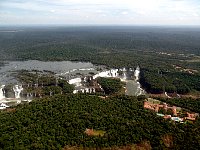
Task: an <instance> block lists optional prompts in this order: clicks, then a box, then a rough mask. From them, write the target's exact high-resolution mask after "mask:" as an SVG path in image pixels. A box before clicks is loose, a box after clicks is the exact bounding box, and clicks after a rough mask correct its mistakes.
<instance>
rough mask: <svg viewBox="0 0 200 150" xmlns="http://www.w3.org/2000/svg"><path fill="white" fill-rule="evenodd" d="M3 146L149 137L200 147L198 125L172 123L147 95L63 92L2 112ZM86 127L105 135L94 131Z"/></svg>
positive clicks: (159, 145) (103, 143)
mask: <svg viewBox="0 0 200 150" xmlns="http://www.w3.org/2000/svg"><path fill="white" fill-rule="evenodd" d="M0 122H1V128H0V133H3V134H0V149H4V150H6V149H61V148H63V147H65V146H82V147H98V148H101V147H112V146H123V145H124V146H125V145H130V144H134V143H140V142H143V141H149V142H150V145H151V146H152V147H153V148H154V149H165V148H169V147H167V146H166V143H165V141H164V140H163V137H165V136H166V135H170V137H171V138H172V139H171V141H170V142H172V143H173V144H172V145H171V146H170V147H171V148H173V149H189V148H190V147H191V149H199V148H200V144H199V142H200V141H199V138H200V136H199V135H200V134H199V133H200V129H199V126H198V122H196V123H195V124H171V123H168V122H167V121H165V120H163V119H162V118H160V117H157V116H156V114H155V113H153V112H151V111H148V110H145V109H143V100H142V99H141V98H140V99H137V98H136V97H127V96H118V97H112V98H109V99H106V100H104V99H101V98H98V97H97V96H89V95H68V96H62V95H57V96H54V97H52V98H45V99H40V100H37V101H34V102H31V103H29V104H25V105H20V106H17V108H16V111H15V112H2V113H0ZM86 128H89V129H94V130H102V131H105V132H106V133H105V134H104V136H88V135H87V134H85V130H86Z"/></svg>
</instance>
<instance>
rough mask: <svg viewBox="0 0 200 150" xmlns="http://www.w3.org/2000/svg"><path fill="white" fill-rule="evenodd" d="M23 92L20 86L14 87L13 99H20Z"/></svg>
mask: <svg viewBox="0 0 200 150" xmlns="http://www.w3.org/2000/svg"><path fill="white" fill-rule="evenodd" d="M22 90H23V88H22V85H15V86H14V87H13V91H14V92H15V98H20V93H21V91H22Z"/></svg>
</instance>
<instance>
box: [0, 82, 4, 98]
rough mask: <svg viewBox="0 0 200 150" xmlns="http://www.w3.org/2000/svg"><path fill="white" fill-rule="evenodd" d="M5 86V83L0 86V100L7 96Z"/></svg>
mask: <svg viewBox="0 0 200 150" xmlns="http://www.w3.org/2000/svg"><path fill="white" fill-rule="evenodd" d="M4 87H5V85H2V86H1V88H0V100H1V99H4V98H5V92H4V90H3V88H4Z"/></svg>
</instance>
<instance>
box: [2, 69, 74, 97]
mask: <svg viewBox="0 0 200 150" xmlns="http://www.w3.org/2000/svg"><path fill="white" fill-rule="evenodd" d="M15 76H16V78H17V79H18V80H19V82H20V83H22V84H23V88H24V90H23V94H24V95H25V96H26V94H27V93H34V95H35V96H36V97H41V96H45V95H48V96H49V95H56V94H67V93H72V92H73V90H74V86H73V85H70V84H69V83H68V82H67V81H66V80H64V79H59V78H56V77H55V76H54V74H42V73H41V72H38V71H35V72H29V71H26V70H22V71H19V72H17V74H16V75H15ZM11 87H12V86H10V85H7V86H6V87H5V90H6V93H7V92H9V90H10V89H12V88H11ZM8 94H9V93H8Z"/></svg>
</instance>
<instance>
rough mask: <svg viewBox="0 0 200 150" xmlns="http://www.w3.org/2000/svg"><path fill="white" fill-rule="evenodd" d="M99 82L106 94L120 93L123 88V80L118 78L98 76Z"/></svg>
mask: <svg viewBox="0 0 200 150" xmlns="http://www.w3.org/2000/svg"><path fill="white" fill-rule="evenodd" d="M97 82H98V83H99V84H100V85H101V87H102V88H103V90H104V91H105V94H108V95H109V94H114V93H119V92H120V90H122V82H121V81H120V79H116V78H102V77H100V78H98V79H97Z"/></svg>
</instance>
